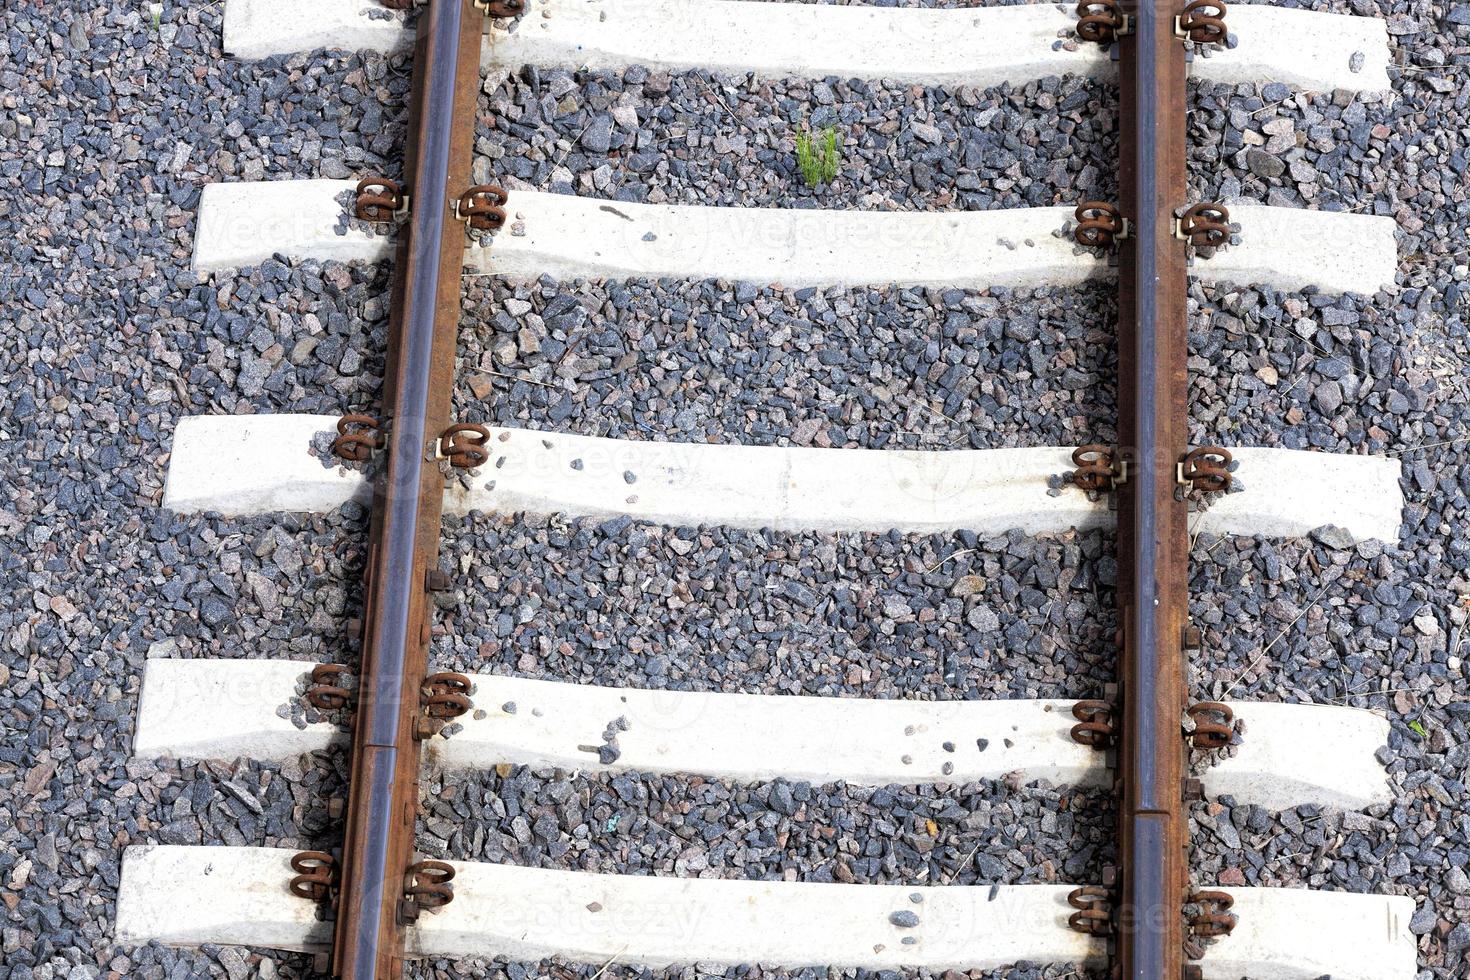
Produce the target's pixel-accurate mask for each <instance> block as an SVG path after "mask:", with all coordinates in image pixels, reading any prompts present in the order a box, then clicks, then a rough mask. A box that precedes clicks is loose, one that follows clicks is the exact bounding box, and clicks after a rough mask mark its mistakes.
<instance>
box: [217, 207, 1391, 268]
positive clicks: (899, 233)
mask: <svg viewBox="0 0 1470 980" xmlns="http://www.w3.org/2000/svg"><path fill="white" fill-rule="evenodd" d="M355 186H356V184H355V183H354V182H353V181H349V180H300V181H264V182H257V183H230V184H209V185H207V186H206V187H205V188H204V191H203V196H202V198H201V199H200V204H199V222H198V230H197V232H196V234H195V240H194V268H195V269H197V270H199V271H210V270H217V269H230V268H236V267H239V266H248V265H255V264H259V263H260V262H262V261H264V260H265V259H268V258H270V257H271V256H272V255H275V254H277V253H279V254H283V255H286V256H288V257H290V258H294V259H311V258H314V259H318V260H327V259H337V260H339V261H352V260H360V261H365V262H371V261H378V260H380V259H383V258H386V257H387V256H388V255H389V253H390V250H391V248H392V238H391V237H390V236H388V235H386V234H385V235H376V234H372V233H367V232H363V231H351V230H350V231H348V232H347V233H346V234H342V233H340V232H339V230H338V229H339V226H340V225H341V224H342V217H343V214H344V209H343V207H342V205H341V204H340V203H339V202H338V200H337V198H338V197H339V196H340V195H341V194H342V193H343V192H344V191H351V190H352V189H353V188H354V187H355ZM508 207H509V210H510V212H511V215H512V219H513V220H512V222H511V224H510V226H509V227H507V228H506V229H503V230H502V231H500V232H499V233H497V234H496V235H495V236H494V238H493V239H491V240H490V244H489V245H488V246H481V245H474V246H471V247H469V248H467V249H466V250H465V266H466V268H467V269H468V270H469V271H470V272H471V273H472V274H481V275H496V276H504V277H505V278H507V279H511V280H517V281H530V280H534V279H537V278H539V277H541V276H551V277H553V278H556V279H563V280H566V279H630V278H644V279H657V278H683V279H704V278H711V279H724V280H729V281H735V280H744V281H748V282H754V283H757V284H760V285H767V284H771V283H780V284H782V285H785V286H789V287H800V286H832V285H854V286H856V285H887V284H891V283H896V284H901V285H932V286H951V287H968V288H976V289H983V288H987V287H990V286H1028V285H1041V284H1048V285H1053V286H1055V285H1066V284H1075V283H1079V282H1084V281H1086V280H1088V279H1092V278H1098V277H1104V276H1109V275H1115V274H1116V272H1115V270H1114V269H1113V268H1112V266H1111V265H1110V264H1109V263H1108V262H1107V260H1106V259H1105V258H1101V257H1099V256H1098V255H1096V254H1094V253H1093V252H1092V251H1090V250H1083V249H1079V248H1077V247H1076V246H1075V244H1074V243H1073V241H1072V239H1071V238H1070V237H1069V236H1067V235H1064V234H1061V232H1062V229H1063V227H1064V226H1065V225H1066V224H1067V223H1068V222H1069V221H1070V220H1071V218H1072V213H1073V209H1072V208H1066V207H1051V208H1017V209H1010V210H999V211H831V210H826V211H811V210H801V209H795V208H725V207H702V206H695V205H672V204H629V203H626V202H622V201H605V200H601V199H598V198H590V197H575V196H573V195H570V194H548V193H544V192H540V191H528V190H514V191H512V192H511V196H510V204H509V206H508ZM1230 214H1231V218H1232V220H1233V221H1235V222H1238V223H1239V224H1240V225H1241V227H1242V232H1241V235H1242V241H1241V244H1239V245H1234V246H1231V247H1229V248H1226V249H1222V250H1221V251H1219V252H1218V253H1216V254H1215V255H1214V256H1212V257H1210V258H1209V259H1200V260H1197V261H1196V262H1195V263H1194V264H1193V265H1192V266H1191V267H1190V273H1191V275H1194V276H1197V277H1198V278H1200V279H1202V280H1204V281H1206V282H1220V281H1229V282H1238V283H1242V284H1251V283H1257V282H1259V283H1267V284H1269V285H1272V286H1274V287H1276V288H1279V289H1300V288H1302V287H1303V286H1308V285H1315V286H1317V287H1318V288H1319V289H1322V290H1323V291H1326V292H1333V293H1343V292H1363V293H1369V294H1371V293H1372V292H1374V291H1376V290H1377V289H1379V288H1380V287H1382V286H1385V285H1392V283H1393V281H1394V275H1395V272H1396V270H1397V268H1398V252H1397V244H1396V242H1395V240H1394V228H1395V225H1394V221H1393V219H1392V218H1387V217H1382V216H1377V215H1361V214H1351V213H1346V212H1329V211H1310V210H1306V209H1302V208H1275V207H1262V206H1260V205H1247V204H1232V205H1230Z"/></svg>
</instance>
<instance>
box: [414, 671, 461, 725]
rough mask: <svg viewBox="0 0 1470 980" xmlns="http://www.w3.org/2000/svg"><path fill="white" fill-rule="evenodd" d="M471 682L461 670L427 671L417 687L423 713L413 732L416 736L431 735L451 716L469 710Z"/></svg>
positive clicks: (453, 716)
mask: <svg viewBox="0 0 1470 980" xmlns="http://www.w3.org/2000/svg"><path fill="white" fill-rule="evenodd" d="M473 686H474V685H473V684H472V682H471V681H470V679H469V678H468V677H466V676H465V675H464V674H456V673H453V672H444V673H439V674H430V675H429V676H428V677H426V678H424V682H423V684H422V685H421V686H420V688H419V705H420V706H421V707H422V708H423V711H424V715H423V717H421V718H420V719H419V721H418V725H417V726H416V727H415V729H414V734H415V735H416V736H418V738H419V739H420V740H424V739H430V738H433V737H434V736H435V735H437V734H438V733H439V730H440V729H442V728H443V727H444V725H445V724H446V723H447V722H449V721H450V720H451V719H453V718H458V717H460V716H461V715H464V714H466V713H468V712H469V710H470V709H471V708H473V707H474V706H475V703H474V702H473V701H472V700H470V691H471V689H472V688H473Z"/></svg>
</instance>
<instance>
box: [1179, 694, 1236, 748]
mask: <svg viewBox="0 0 1470 980" xmlns="http://www.w3.org/2000/svg"><path fill="white" fill-rule="evenodd" d="M1184 713H1185V714H1187V715H1189V717H1190V719H1191V720H1192V721H1193V722H1194V732H1193V733H1191V735H1190V738H1191V739H1192V740H1193V741H1194V747H1195V748H1197V749H1223V748H1224V747H1225V746H1227V745H1229V744H1230V738H1231V736H1233V735H1234V734H1235V712H1233V711H1231V710H1230V706H1229V705H1228V704H1221V703H1220V702H1219V701H1200V702H1198V703H1197V704H1192V705H1190V706H1189V707H1188V708H1187V709H1186V710H1185V712H1184Z"/></svg>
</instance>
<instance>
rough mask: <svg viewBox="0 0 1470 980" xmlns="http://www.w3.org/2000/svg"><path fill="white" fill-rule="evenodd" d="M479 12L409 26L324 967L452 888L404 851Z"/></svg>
mask: <svg viewBox="0 0 1470 980" xmlns="http://www.w3.org/2000/svg"><path fill="white" fill-rule="evenodd" d="M484 16H485V14H484V12H483V11H482V10H479V9H476V6H475V4H474V2H473V0H436V2H435V3H433V4H431V5H430V6H429V7H428V8H426V9H425V11H424V12H423V14H422V15H421V16H420V18H419V22H418V30H419V39H418V49H417V52H416V55H415V61H414V89H413V97H412V102H411V109H410V113H411V115H410V121H409V132H410V134H411V135H410V139H409V146H408V148H407V153H406V161H405V177H406V180H405V181H404V184H403V187H405V188H407V189H408V195H407V198H406V201H405V202H404V203H403V207H404V208H406V209H407V212H408V218H407V222H406V224H405V225H404V226H403V227H402V228H401V229H400V230H399V236H400V237H399V243H398V251H397V262H396V265H395V267H394V279H395V281H394V287H393V304H392V313H391V318H390V339H389V350H388V369H387V376H386V378H385V387H384V392H383V412H384V415H383V420H382V423H381V426H380V431H381V432H382V434H381V435H380V436H379V438H380V440H381V441H380V442H379V445H381V446H382V447H383V448H384V449H385V450H386V452H387V463H386V466H385V467H381V468H380V476H379V483H378V485H377V487H376V488H375V501H374V508H373V529H372V538H371V540H372V544H371V546H370V550H369V559H368V567H367V570H366V572H365V573H364V579H365V586H366V608H365V611H364V614H363V620H362V622H363V626H362V669H361V672H360V674H359V676H360V678H361V679H360V681H359V684H358V691H357V703H356V717H355V721H354V724H353V734H352V755H351V773H350V783H349V790H348V793H349V795H348V801H347V810H346V830H345V840H344V844H343V848H342V859H341V865H340V868H339V869H338V874H337V876H336V883H337V887H336V894H335V896H334V900H333V902H332V904H333V905H334V907H335V915H336V927H335V930H334V942H333V950H332V959H331V973H332V975H333V976H336V977H344V978H352V980H369V978H377V980H390V978H397V977H399V976H401V975H402V972H403V940H404V927H405V926H406V925H407V924H408V923H409V922H411V921H412V920H413V919H414V918H415V917H416V916H417V914H418V912H419V910H420V909H427V908H433V907H437V906H439V905H442V904H444V903H445V902H447V901H448V900H449V899H450V898H452V891H451V886H450V884H449V878H450V877H451V876H452V872H451V871H450V870H449V869H448V866H447V865H441V864H438V863H437V862H431V861H418V862H416V861H415V857H414V831H415V818H416V813H417V809H418V780H419V768H420V762H421V759H420V756H421V749H420V739H421V738H422V737H424V735H425V733H426V732H431V731H432V730H433V724H434V719H435V718H442V717H443V716H444V715H443V714H442V713H441V711H442V709H443V707H444V703H446V702H444V698H445V697H446V695H445V694H444V691H441V690H439V687H443V685H442V684H441V685H438V687H435V686H434V685H433V683H432V682H433V681H434V679H433V678H426V676H425V675H426V674H427V672H428V645H429V638H430V633H431V622H430V611H431V603H430V601H429V591H430V590H431V589H432V588H435V587H442V585H443V583H442V581H441V579H442V573H439V572H438V568H437V562H438V554H439V536H440V527H439V520H440V510H441V507H442V503H443V494H444V469H445V466H446V465H447V463H446V461H445V460H443V458H442V455H443V454H442V453H441V452H440V448H441V447H440V437H441V436H442V435H443V434H444V433H445V432H446V430H448V429H449V428H450V421H451V420H450V418H449V413H450V408H451V405H450V389H451V383H452V381H453V370H454V354H455V345H456V340H457V329H458V321H459V312H460V298H461V287H460V272H461V266H462V262H463V257H464V247H465V234H466V230H465V227H466V226H465V223H464V221H463V216H462V215H460V214H459V213H458V210H457V202H458V200H459V198H460V196H461V195H462V194H464V193H466V192H467V191H468V189H469V185H470V165H471V150H472V141H473V138H474V130H475V127H474V125H473V119H474V115H475V112H476V96H477V91H478V83H479V62H480V43H481V27H482V25H483V18H484ZM380 190H381V189H380ZM390 190H391V188H390ZM377 214H378V216H379V217H386V216H387V215H386V213H385V212H384V211H383V209H379V211H378V212H377ZM426 683H428V684H429V687H428V688H426ZM429 688H432V689H429ZM436 709H439V710H436Z"/></svg>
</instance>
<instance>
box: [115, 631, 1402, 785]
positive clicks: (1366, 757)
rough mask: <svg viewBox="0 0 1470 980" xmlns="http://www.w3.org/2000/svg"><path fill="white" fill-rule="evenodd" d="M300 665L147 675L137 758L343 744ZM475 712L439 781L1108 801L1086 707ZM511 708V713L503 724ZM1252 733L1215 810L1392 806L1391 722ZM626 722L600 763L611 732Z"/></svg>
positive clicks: (750, 706)
mask: <svg viewBox="0 0 1470 980" xmlns="http://www.w3.org/2000/svg"><path fill="white" fill-rule="evenodd" d="M310 666H311V665H309V664H303V663H300V662H296V661H290V660H168V659H155V660H150V661H148V664H147V666H146V668H145V670H144V675H143V693H142V699H141V704H140V706H139V710H138V725H137V734H136V736H135V739H134V743H133V753H134V755H136V756H137V757H139V758H160V757H169V758H188V759H236V758H242V757H243V758H251V759H255V760H258V761H283V760H286V759H290V758H295V757H296V756H298V755H301V754H303V753H306V752H315V751H321V750H324V749H326V748H328V747H329V746H330V745H332V744H333V743H335V742H339V741H341V740H342V739H344V738H345V733H344V732H343V731H342V730H341V729H339V728H338V727H337V725H335V724H334V723H331V722H319V723H316V724H311V725H308V726H306V727H305V728H297V727H296V724H295V723H294V722H293V721H292V720H291V719H290V718H283V717H281V714H280V711H279V709H280V708H281V707H282V706H283V705H285V704H287V703H288V702H289V701H290V699H291V698H292V697H293V696H294V693H295V691H296V688H297V686H298V684H299V683H300V682H302V681H303V679H304V678H305V676H306V673H307V671H308V670H309V669H310ZM472 680H473V682H474V685H475V690H474V695H473V697H474V702H475V706H476V709H477V710H476V711H475V712H472V713H471V714H469V715H466V716H464V717H462V718H460V719H459V724H460V726H461V728H460V730H459V731H457V732H456V733H454V735H453V736H452V737H449V738H435V739H433V740H431V741H430V742H428V743H427V745H426V750H427V760H428V765H429V766H430V767H431V768H435V769H448V770H464V769H489V768H491V767H493V766H496V765H499V764H501V763H511V764H514V765H524V766H533V767H555V768H559V769H564V770H568V771H578V770H588V771H596V772H603V771H607V772H619V771H627V770H631V771H636V772H646V773H660V774H662V773H670V774H673V773H679V774H685V775H694V776H702V777H705V778H708V779H724V780H730V781H734V782H760V781H764V780H770V779H776V778H782V779H789V780H806V781H809V782H814V783H823V784H827V783H833V782H837V781H839V780H841V781H844V782H848V783H853V784H857V785H863V786H884V785H890V784H900V785H915V784H920V783H966V782H972V781H975V780H981V779H1000V778H1003V777H1005V776H1007V775H1008V774H1011V773H1016V774H1018V775H1019V777H1020V778H1021V779H1022V780H1024V781H1026V782H1031V781H1034V780H1038V779H1045V780H1047V781H1048V782H1051V783H1053V784H1056V785H1060V784H1067V785H1072V786H1101V785H1104V784H1105V783H1106V781H1107V779H1108V778H1109V777H1108V772H1109V770H1108V769H1107V768H1106V763H1107V760H1106V757H1105V755H1104V753H1101V752H1097V751H1095V750H1093V749H1090V748H1086V747H1084V746H1081V745H1078V744H1077V743H1076V742H1074V741H1072V739H1071V736H1070V735H1069V730H1070V729H1071V727H1072V725H1073V723H1074V721H1075V719H1074V718H1073V717H1072V714H1071V707H1072V702H1070V701H1057V700H1050V701H1047V700H1014V701H1008V700H985V701H913V700H904V699H884V700H870V699H865V698H831V697H803V696H796V695H757V694H727V693H718V692H715V693H698V692H689V691H651V690H641V689H638V688H613V687H597V686H592V685H579V684H567V683H558V682H554V681H542V680H531V679H526V678H518V677H503V676H499V675H493V674H478V675H475V676H474V677H473V678H472ZM506 705H511V706H513V707H512V709H510V710H507V708H506ZM1231 708H1232V709H1233V710H1234V711H1235V714H1236V716H1237V717H1238V718H1239V719H1240V720H1241V721H1243V722H1244V724H1245V726H1246V737H1245V739H1244V741H1243V742H1242V744H1240V745H1239V746H1237V747H1236V750H1235V751H1236V754H1235V755H1234V756H1232V757H1228V758H1223V759H1220V760H1219V761H1217V762H1215V763H1213V764H1212V765H1211V766H1210V767H1209V768H1208V769H1206V770H1205V772H1204V774H1203V776H1202V777H1201V778H1202V781H1203V783H1204V788H1205V793H1206V795H1208V796H1209V797H1211V798H1214V797H1219V796H1231V797H1234V798H1235V800H1236V802H1238V803H1254V804H1256V805H1258V806H1263V807H1266V808H1268V809H1271V810H1283V809H1286V808H1288V807H1293V806H1299V805H1301V804H1303V803H1314V804H1317V805H1319V806H1333V807H1339V808H1344V809H1363V808H1365V807H1368V806H1372V805H1373V804H1375V803H1384V802H1387V801H1388V800H1389V799H1390V791H1389V785H1388V778H1387V775H1386V773H1385V771H1384V768H1383V766H1382V765H1381V764H1379V762H1378V760H1377V757H1376V755H1375V753H1376V752H1377V751H1378V749H1379V748H1380V747H1381V746H1382V745H1384V743H1385V742H1386V741H1387V740H1388V721H1387V720H1386V719H1384V718H1383V716H1382V715H1379V714H1376V713H1374V712H1371V711H1364V710H1361V709H1358V708H1344V707H1336V706H1326V705H1298V704H1268V703H1259V702H1249V701H1240V702H1232V703H1231ZM620 718H621V719H623V720H625V721H626V723H627V725H626V728H625V730H623V731H622V732H620V733H619V734H618V736H617V747H618V754H617V757H616V758H615V759H613V760H612V761H610V762H602V761H600V758H599V752H600V750H601V749H602V747H603V745H604V744H605V743H604V741H603V739H602V732H603V731H604V730H605V729H606V728H607V726H608V724H609V723H610V722H613V721H614V720H616V719H620Z"/></svg>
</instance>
